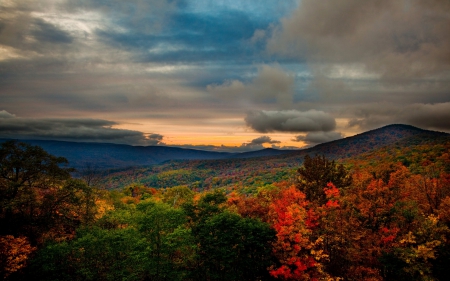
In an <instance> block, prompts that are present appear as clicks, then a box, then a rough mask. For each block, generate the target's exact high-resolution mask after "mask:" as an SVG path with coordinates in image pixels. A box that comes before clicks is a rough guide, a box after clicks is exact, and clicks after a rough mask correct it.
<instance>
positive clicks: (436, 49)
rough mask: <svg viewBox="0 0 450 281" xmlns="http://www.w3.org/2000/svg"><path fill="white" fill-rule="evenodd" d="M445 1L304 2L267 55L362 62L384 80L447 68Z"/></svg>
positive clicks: (449, 29)
mask: <svg viewBox="0 0 450 281" xmlns="http://www.w3.org/2000/svg"><path fill="white" fill-rule="evenodd" d="M449 13H450V2H448V1H440V0H431V1H424V0H409V1H391V0H379V1H359V0H340V1H332V2H330V1H325V0H304V1H301V2H300V5H299V7H298V8H297V9H296V10H295V11H294V12H293V13H292V15H291V16H290V17H288V18H285V19H283V20H282V21H281V24H280V26H278V28H277V29H275V30H274V31H273V34H272V37H271V39H270V40H269V41H268V45H267V47H268V50H269V51H270V52H272V53H277V54H281V55H283V56H287V57H291V58H299V59H305V58H306V59H308V61H309V62H320V63H331V64H333V63H337V64H342V63H363V64H364V65H365V67H366V68H367V70H369V71H374V72H376V73H379V74H381V75H382V76H383V77H384V78H389V79H397V78H407V77H423V76H430V75H434V74H439V73H443V72H444V71H447V70H448V69H449V67H450V55H449V54H450V36H448V34H450V18H449V17H448V14H449Z"/></svg>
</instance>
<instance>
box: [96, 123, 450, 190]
mask: <svg viewBox="0 0 450 281" xmlns="http://www.w3.org/2000/svg"><path fill="white" fill-rule="evenodd" d="M449 143H450V135H449V134H445V133H439V132H433V131H425V130H421V129H418V128H415V127H412V126H406V125H391V126H386V127H383V128H381V129H377V130H373V131H369V132H367V133H363V134H360V135H356V136H354V137H349V138H345V139H342V140H338V141H333V142H330V143H326V144H322V145H318V146H316V147H313V148H310V149H305V150H301V151H296V152H291V153H287V154H283V155H277V156H270V157H256V158H246V159H236V158H234V159H220V160H191V161H169V162H167V163H164V164H162V165H153V166H150V167H134V168H130V169H125V170H118V171H109V173H108V174H107V175H106V176H105V177H102V180H101V181H102V185H103V186H104V187H105V188H108V189H114V188H123V187H125V186H126V185H128V184H131V183H136V182H138V183H141V184H143V185H146V186H149V187H155V188H165V187H172V186H177V185H187V186H189V187H190V188H192V189H199V190H203V189H209V188H217V187H225V188H233V187H239V188H242V187H249V188H254V187H258V186H261V185H264V184H265V183H271V182H278V181H282V180H292V179H294V178H295V173H296V170H297V169H298V167H300V166H301V165H302V163H303V160H304V157H305V156H306V155H309V156H311V157H313V156H315V155H323V156H325V157H326V158H328V159H335V160H336V161H340V162H342V163H345V164H346V165H355V164H356V162H355V161H354V159H355V160H356V159H358V160H357V164H356V165H365V166H366V165H377V164H378V163H380V161H381V162H387V163H391V162H393V163H396V162H402V163H403V164H404V165H405V166H407V167H409V166H412V167H411V169H412V170H413V171H416V170H418V169H420V166H421V162H422V161H425V160H428V161H431V162H435V161H437V162H441V161H443V160H442V159H440V158H439V157H441V156H442V155H443V154H445V151H447V150H448V146H449ZM444 157H445V156H444ZM380 164H381V163H380Z"/></svg>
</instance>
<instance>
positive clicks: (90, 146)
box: [0, 139, 289, 169]
mask: <svg viewBox="0 0 450 281" xmlns="http://www.w3.org/2000/svg"><path fill="white" fill-rule="evenodd" d="M4 141H7V139H0V143H1V142H4ZM20 141H21V142H25V143H28V144H31V145H37V146H40V147H42V148H43V149H44V150H46V151H47V152H48V153H50V154H52V155H55V156H62V157H65V158H66V159H67V160H68V161H69V164H70V166H71V167H74V168H83V167H84V166H85V165H87V164H89V165H90V166H92V167H95V168H96V169H111V168H126V167H134V166H146V165H155V164H161V163H163V162H165V161H168V160H194V159H225V158H234V157H240V158H247V157H256V156H268V155H279V154H282V153H287V152H289V151H286V150H276V149H263V150H261V151H253V152H248V153H227V152H213V151H202V150H195V149H185V148H179V147H169V146H132V145H125V144H112V143H87V142H67V141H50V140H20Z"/></svg>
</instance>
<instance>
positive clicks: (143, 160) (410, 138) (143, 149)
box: [0, 124, 450, 169]
mask: <svg viewBox="0 0 450 281" xmlns="http://www.w3.org/2000/svg"><path fill="white" fill-rule="evenodd" d="M449 138H450V134H447V133H441V132H435V131H429V130H423V129H419V128H416V127H413V126H409V125H400V124H396V125H388V126H385V127H382V128H379V129H376V130H371V131H368V132H364V133H361V134H358V135H355V136H352V137H347V138H344V139H339V140H335V141H332V142H327V143H322V144H319V145H317V146H314V147H311V148H308V149H302V150H277V149H271V148H269V149H263V150H258V151H252V152H245V153H226V152H211V151H202V150H194V149H184V148H177V147H168V146H131V145H123V144H109V143H85V142H66V141H50V140H20V141H22V142H26V143H29V144H32V145H38V146H41V147H42V148H43V149H45V150H46V151H47V152H49V153H50V154H53V155H55V156H63V157H65V158H67V160H69V163H70V166H72V167H75V168H82V167H83V166H85V165H87V164H89V165H91V166H92V167H96V168H97V169H111V168H126V167H132V166H135V167H136V166H148V165H154V164H161V163H163V162H165V161H168V160H214V159H236V158H255V157H267V158H272V159H273V158H276V159H277V160H282V161H288V160H289V159H292V160H293V159H297V158H300V157H304V155H306V154H310V155H315V154H319V155H325V156H327V157H328V158H332V159H337V158H347V157H352V156H355V155H358V154H361V153H364V152H368V151H370V150H373V149H376V148H380V147H383V146H386V145H391V144H394V143H398V142H403V143H402V145H408V143H410V144H417V143H422V142H423V143H426V142H436V141H439V140H441V139H442V140H448V139H449ZM4 141H6V139H0V142H4Z"/></svg>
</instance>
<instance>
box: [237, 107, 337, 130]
mask: <svg viewBox="0 0 450 281" xmlns="http://www.w3.org/2000/svg"><path fill="white" fill-rule="evenodd" d="M245 122H246V124H247V126H249V127H251V128H252V129H254V130H255V131H257V132H261V133H268V132H275V131H279V132H318V131H325V132H328V131H332V130H334V129H335V128H336V121H335V120H334V118H333V117H332V116H331V115H329V114H327V113H325V112H323V111H317V110H308V111H297V110H284V111H264V110H262V111H253V112H249V113H248V114H247V116H246V117H245Z"/></svg>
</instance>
